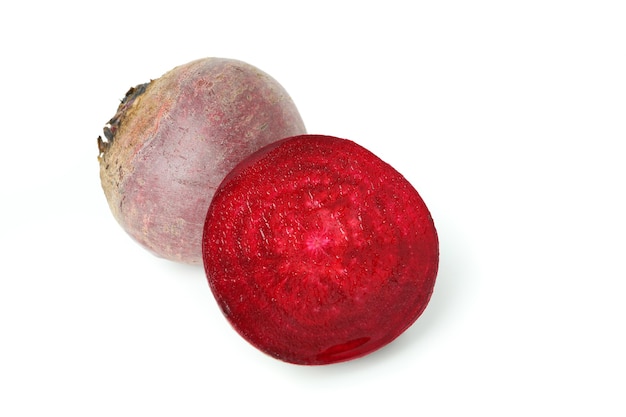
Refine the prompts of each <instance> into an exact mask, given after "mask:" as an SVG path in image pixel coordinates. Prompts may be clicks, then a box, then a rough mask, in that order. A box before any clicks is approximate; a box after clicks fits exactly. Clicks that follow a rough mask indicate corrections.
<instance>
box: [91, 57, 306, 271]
mask: <svg viewBox="0 0 626 417" xmlns="http://www.w3.org/2000/svg"><path fill="white" fill-rule="evenodd" d="M303 133H305V128H304V124H303V122H302V119H301V117H300V115H299V113H298V111H297V109H296V107H295V105H294V103H293V101H292V100H291V98H290V97H289V95H288V94H287V92H286V91H285V90H284V89H283V87H281V86H280V85H279V84H278V82H276V80H274V79H273V78H271V77H270V76H269V75H267V74H265V73H264V72H262V71H260V70H259V69H257V68H255V67H253V66H251V65H248V64H246V63H244V62H241V61H236V60H231V59H221V58H206V59H200V60H197V61H193V62H190V63H188V64H186V65H182V66H179V67H176V68H174V69H173V70H171V71H169V72H168V73H166V74H165V75H163V76H162V77H161V78H158V79H156V80H153V81H151V82H149V83H147V84H142V85H138V86H137V87H135V88H133V89H131V90H130V91H129V92H128V94H127V96H126V98H125V99H124V100H123V101H122V103H121V104H120V106H119V108H118V112H117V114H116V115H115V116H114V117H113V118H112V119H111V120H110V121H109V123H108V124H107V125H106V127H105V128H104V136H105V137H104V139H102V138H98V145H99V149H100V155H99V161H100V178H101V182H102V187H103V189H104V193H105V195H106V198H107V200H108V203H109V206H110V208H111V211H112V212H113V215H114V216H115V218H116V219H117V221H118V222H119V223H120V225H121V226H122V227H123V228H124V229H125V230H126V231H127V232H128V233H129V234H130V235H131V236H132V237H133V238H134V239H135V240H137V241H138V242H139V243H141V244H142V245H143V246H145V247H146V248H147V249H149V250H151V251H152V252H153V253H155V254H156V255H158V256H161V257H163V258H167V259H170V260H174V261H180V262H184V263H196V264H198V263H201V262H202V255H201V241H202V227H203V224H204V219H205V216H206V212H207V209H208V207H209V204H210V201H211V198H212V197H213V192H214V191H215V189H216V188H217V187H218V185H219V184H220V182H221V181H222V180H223V179H224V177H225V176H226V174H227V173H228V172H229V171H230V170H231V169H232V168H233V167H234V166H235V165H236V164H237V163H238V162H240V161H241V160H243V159H244V158H245V157H247V156H249V155H250V154H251V153H253V152H254V151H256V150H257V149H259V148H261V147H263V146H265V145H267V144H269V143H271V142H274V141H276V140H279V139H283V138H286V137H289V136H293V135H298V134H303Z"/></svg>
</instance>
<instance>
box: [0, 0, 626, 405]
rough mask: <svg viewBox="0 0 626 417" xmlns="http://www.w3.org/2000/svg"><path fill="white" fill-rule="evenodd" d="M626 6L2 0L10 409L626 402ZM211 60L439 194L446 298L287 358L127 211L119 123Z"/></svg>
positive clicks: (3, 282)
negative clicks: (241, 326)
mask: <svg viewBox="0 0 626 417" xmlns="http://www.w3.org/2000/svg"><path fill="white" fill-rule="evenodd" d="M9 4H10V5H9ZM17 4H19V6H18V5H17ZM92 4H93V5H92ZM625 22H626V6H625V4H624V2H622V1H602V0H594V1H555V0H541V1H539V0H537V1H534V0H530V1H496V0H493V1H487V0H478V1H452V0H448V1H446V0H443V1H430V2H426V1H415V2H408V1H406V2H400V1H392V0H388V1H383V2H366V1H359V2H356V1H355V2H345V1H344V2H342V1H341V0H332V1H325V0H324V1H321V0H318V1H315V2H297V1H285V2H277V1H254V2H253V1H249V2H241V1H222V2H215V1H204V2H197V3H192V2H190V1H184V0H179V1H174V2H162V3H159V2H151V3H150V2H136V3H135V2H133V1H130V0H124V1H106V2H100V3H91V2H78V1H77V2H75V3H72V2H69V1H56V2H48V1H46V2H44V1H35V2H30V3H29V2H5V3H3V5H2V6H0V42H1V45H2V48H1V51H0V53H1V56H2V59H1V61H2V64H1V66H0V83H1V84H0V87H1V89H0V99H1V100H0V106H1V109H0V110H1V111H0V116H1V119H0V122H1V129H0V141H1V146H0V181H1V184H0V186H1V188H0V190H1V197H0V198H1V200H0V201H1V204H0V214H1V216H0V256H1V257H2V262H1V265H0V415H2V416H7V417H8V416H11V417H12V416H49V415H59V416H209V415H215V416H225V415H242V416H243V415H246V416H247V415H272V416H296V415H298V416H320V415H326V416H335V415H336V416H345V415H354V416H357V415H385V416H402V415H413V416H418V415H419V416H458V415H489V416H503V415H504V416H508V415H520V416H529V415H540V416H555V415H597V416H624V415H626V403H625V402H626V399H625V395H626V394H625V393H626V359H625V353H624V352H626V341H625V340H624V338H625V333H626V330H625V329H626V323H625V321H626V302H625V297H626V284H625V280H626V266H625V262H624V258H625V249H626V238H625V236H626V222H625V220H624V213H626V201H625V186H624V182H625V179H626V168H625V164H624V159H625V156H626V152H625V151H624V147H623V143H624V141H625V139H626V116H625V115H626V23H625ZM205 56H219V57H228V58H236V59H240V60H244V61H246V62H249V63H251V64H253V65H255V66H257V67H259V68H261V69H263V70H264V71H266V72H268V73H269V74H271V75H272V76H273V77H275V78H276V79H277V80H279V82H280V83H281V84H282V85H283V86H284V87H285V88H286V89H287V90H288V91H289V93H290V94H291V96H292V98H293V99H294V101H295V102H296V103H297V105H298V108H299V110H300V112H301V114H302V117H303V118H304V120H305V123H306V125H307V128H308V131H309V132H311V133H323V134H329V135H335V136H340V137H345V138H349V139H352V140H354V141H356V142H358V143H360V144H362V145H363V146H365V147H367V148H369V149H370V150H372V151H373V152H374V153H376V154H378V155H379V156H380V157H381V158H382V159H384V160H385V161H387V162H389V163H390V164H392V165H393V166H394V167H395V168H396V169H397V170H398V171H400V172H401V173H403V174H404V175H405V176H406V177H407V178H408V179H409V180H410V181H411V182H412V183H413V185H414V186H415V187H416V188H417V189H418V191H419V192H420V194H421V195H422V197H423V198H424V200H425V201H426V203H427V204H428V206H429V208H430V210H431V212H432V214H433V217H434V219H435V222H436V225H437V228H438V231H439V236H440V240H441V264H440V273H439V276H438V281H437V285H436V288H435V293H434V295H433V298H432V300H431V303H430V305H429V307H428V308H427V310H426V311H425V313H424V314H423V315H422V317H421V318H420V319H419V320H418V321H417V322H416V323H415V324H414V325H413V326H412V327H411V328H410V329H409V330H408V331H407V332H405V333H404V334H403V335H402V336H401V337H400V338H399V339H397V340H396V341H395V342H393V343H392V344H391V345H389V346H387V347H386V348H384V349H382V350H380V351H378V352H376V353H374V354H371V355H369V356H367V357H365V358H362V359H359V360H355V361H351V362H347V363H343V364H338V365H332V366H323V367H300V366H294V365H289V364H285V363H282V362H279V361H277V360H274V359H271V358H269V357H267V356H265V355H264V354H262V353H260V352H258V351H257V350H256V349H254V348H253V347H251V346H250V345H248V344H247V343H246V342H245V341H244V340H243V339H242V338H240V337H239V336H238V335H237V334H236V333H235V332H234V330H232V329H231V328H230V327H229V325H228V324H227V322H226V321H225V319H224V318H223V316H222V315H221V314H220V312H219V310H218V309H217V307H216V304H215V302H214V300H213V298H212V295H211V294H210V291H209V288H208V285H207V283H206V279H205V277H204V272H203V270H202V268H201V267H197V268H193V267H189V266H184V265H178V264H174V263H172V262H168V261H164V260H161V259H159V258H156V257H154V256H153V255H151V254H149V253H148V252H146V251H145V250H144V249H143V248H141V247H140V246H139V245H137V244H136V243H135V242H134V241H132V240H131V239H130V238H129V237H128V236H127V235H126V234H125V233H124V232H123V231H122V229H121V228H120V227H119V226H118V225H117V223H116V222H115V220H114V219H113V217H112V215H111V214H110V212H109V208H108V206H107V203H106V200H105V198H104V195H103V193H102V190H101V188H100V182H99V176H98V175H99V167H98V161H97V158H96V156H97V153H98V152H97V146H96V138H97V136H98V135H100V134H101V129H102V127H103V125H104V123H105V122H106V121H107V120H108V119H109V118H110V117H111V116H112V115H113V113H114V112H115V109H116V108H117V105H118V103H119V99H121V98H122V97H123V95H124V93H125V92H126V90H127V89H128V88H129V87H130V86H132V85H135V84H139V83H142V82H145V81H147V80H149V79H151V78H152V79H154V78H157V77H159V76H160V75H162V74H163V73H164V72H166V71H168V70H169V69H171V68H173V67H174V66H176V65H180V64H183V63H186V62H188V61H191V60H193V59H197V58H201V57H205Z"/></svg>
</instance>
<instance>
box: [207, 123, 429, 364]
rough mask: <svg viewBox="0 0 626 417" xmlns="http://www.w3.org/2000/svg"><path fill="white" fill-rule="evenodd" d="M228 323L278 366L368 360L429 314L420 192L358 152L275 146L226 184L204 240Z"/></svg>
mask: <svg viewBox="0 0 626 417" xmlns="http://www.w3.org/2000/svg"><path fill="white" fill-rule="evenodd" d="M203 256H204V265H205V271H206V274H207V278H208V281H209V284H210V287H211V289H212V291H213V294H214V295H215V298H216V300H217V302H218V304H219V306H220V308H221V310H222V311H223V313H224V315H225V316H226V318H227V319H228V320H229V322H230V323H231V324H232V325H233V327H234V328H235V329H236V330H237V331H238V332H239V333H240V334H241V335H242V336H243V337H244V338H245V339H247V340H248V341H249V342H250V343H252V344H253V345H254V346H256V347H257V348H258V349H260V350H262V351H263V352H265V353H267V354H269V355H271V356H273V357H275V358H278V359H280V360H283V361H286V362H291V363H296V364H304V365H319V364H329V363H334V362H341V361H346V360H349V359H353V358H357V357H360V356H363V355H366V354H368V353H370V352H372V351H374V350H376V349H378V348H380V347H382V346H384V345H386V344H387V343H389V342H391V341H392V340H394V339H395V338H396V337H397V336H399V335H400V334H401V333H403V332H404V331H405V330H406V329H407V328H408V327H409V326H410V325H411V324H412V323H413V322H414V321H415V320H416V319H417V318H418V317H419V316H420V314H421V313H422V312H423V310H424V309H425V308H426V305H427V304H428V302H429V299H430V296H431V294H432V291H433V287H434V284H435V278H436V275H437V269H438V262H439V244H438V238H437V233H436V230H435V227H434V224H433V221H432V218H431V216H430V213H429V211H428V209H427V207H426V205H425V204H424V202H423V201H422V199H421V197H420V196H419V194H418V193H417V191H416V190H415V189H414V188H413V187H412V186H411V184H410V183H409V182H408V181H407V180H406V179H405V178H404V177H403V176H402V175H400V174H399V173H398V172H397V171H396V170H395V169H393V168H392V167H391V166H390V165H388V164H386V163H385V162H383V161H382V160H380V159H379V158H378V157H377V156H375V155H374V154H372V153H371V152H369V151H368V150H366V149H364V148H363V147H361V146H359V145H357V144H356V143H354V142H352V141H349V140H345V139H338V138H335V137H330V136H318V135H302V136H297V137H293V138H288V139H285V140H282V141H279V142H276V143H274V144H272V145H269V146H266V147H265V148H263V149H262V150H260V151H258V152H256V153H255V154H253V155H252V156H250V157H249V158H247V159H246V160H245V161H243V162H242V163H240V164H239V165H238V166H237V167H236V168H235V169H234V170H233V171H232V172H231V173H230V174H229V175H228V176H227V177H226V179H225V180H224V182H223V183H222V184H221V185H220V187H219V188H218V190H217V192H216V193H215V196H214V198H213V201H212V203H211V205H210V207H209V210H208V214H207V218H206V223H205V226H204V236H203Z"/></svg>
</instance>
